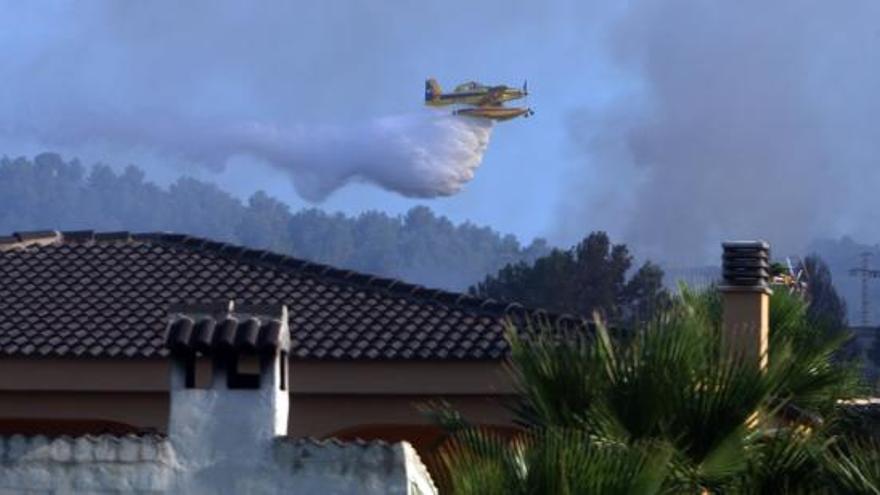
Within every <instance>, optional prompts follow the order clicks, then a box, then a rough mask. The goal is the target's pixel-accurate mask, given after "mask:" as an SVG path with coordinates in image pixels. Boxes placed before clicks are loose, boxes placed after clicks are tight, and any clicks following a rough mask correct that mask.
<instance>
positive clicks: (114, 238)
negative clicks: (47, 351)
mask: <svg viewBox="0 0 880 495" xmlns="http://www.w3.org/2000/svg"><path fill="white" fill-rule="evenodd" d="M93 242H151V243H157V244H164V245H167V246H171V247H183V248H187V249H191V250H197V251H203V252H208V253H212V254H215V255H219V256H224V257H226V258H230V259H236V260H239V261H243V262H246V263H249V264H252V265H256V266H262V267H266V268H270V269H273V270H284V271H288V272H294V273H296V274H297V275H301V276H307V277H311V278H314V279H316V280H318V281H331V282H333V283H339V284H345V285H349V286H353V287H355V288H363V289H369V290H380V291H384V292H385V293H387V294H389V295H393V296H397V297H405V298H411V299H414V300H418V301H433V302H435V303H438V304H441V305H445V306H458V307H464V308H467V309H470V310H472V311H476V312H479V313H483V314H487V315H492V316H500V315H503V316H507V317H510V318H514V319H517V320H521V321H522V320H525V321H547V322H554V323H556V324H563V325H576V326H579V325H586V324H588V321H587V319H586V318H583V317H579V316H575V315H571V314H569V313H554V312H549V311H546V310H544V309H540V308H527V307H525V306H523V305H522V304H520V303H518V302H504V301H497V300H495V299H487V298H480V297H476V296H472V295H469V294H465V293H461V292H453V291H448V290H445V289H429V288H426V287H424V286H422V285H418V284H412V283H409V282H404V281H402V280H399V279H393V278H387V277H381V276H378V275H370V274H367V273H360V272H356V271H353V270H348V269H343V268H337V267H334V266H331V265H327V264H324V263H317V262H312V261H307V260H304V259H301V258H296V257H294V256H290V255H286V254H280V253H275V252H272V251H268V250H262V249H254V248H248V247H244V246H239V245H235V244H230V243H226V242H221V241H213V240H210V239H206V238H203V237H198V236H192V235H188V234H178V233H173V232H143V233H132V232H129V231H114V232H95V231H93V230H77V231H57V230H40V231H26V232H14V233H13V234H12V235H11V236H5V237H4V236H0V251H5V250H10V249H17V248H28V247H31V246H35V245H36V246H45V245H50V244H87V243H93Z"/></svg>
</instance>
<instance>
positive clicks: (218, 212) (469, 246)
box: [0, 153, 549, 290]
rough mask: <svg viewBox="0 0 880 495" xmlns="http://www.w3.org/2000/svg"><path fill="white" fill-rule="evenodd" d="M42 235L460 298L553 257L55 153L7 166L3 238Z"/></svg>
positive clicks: (417, 218) (441, 220) (421, 224)
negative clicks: (146, 239)
mask: <svg viewBox="0 0 880 495" xmlns="http://www.w3.org/2000/svg"><path fill="white" fill-rule="evenodd" d="M37 229H52V230H68V229H92V230H130V231H157V230H164V231H174V232H182V233H187V234H191V235H197V236H203V237H209V238H212V239H217V240H222V241H227V242H233V243H237V244H242V245H247V246H251V247H256V248H265V249H271V250H274V251H277V252H281V253H288V254H291V255H294V256H298V257H301V258H305V259H308V260H312V261H318V262H322V263H329V264H332V265H335V266H339V267H344V268H350V269H354V270H359V271H364V272H368V273H373V274H377V275H383V276H389V277H396V278H402V279H404V280H407V281H410V282H414V283H419V284H423V285H426V286H430V287H442V288H447V289H458V290H463V289H465V288H466V287H467V286H469V285H471V284H473V283H474V282H476V281H478V280H480V279H482V278H483V277H485V276H486V275H487V274H490V273H495V272H496V271H497V270H499V269H500V268H501V267H503V266H505V265H506V264H508V263H514V262H518V261H527V262H531V261H534V260H535V259H536V258H538V257H540V256H542V255H544V254H547V253H548V252H549V248H548V247H547V245H546V243H545V242H544V241H542V240H537V241H534V242H532V243H531V244H529V245H528V246H523V245H521V244H520V243H519V242H518V241H517V239H516V238H515V237H513V236H511V235H507V236H503V235H501V234H499V233H498V232H495V231H494V230H492V229H490V228H487V227H478V226H476V225H473V224H470V223H463V224H458V225H456V224H453V223H452V222H451V221H449V219H447V218H446V217H442V216H437V215H435V214H434V213H433V212H432V211H431V210H430V209H429V208H427V207H424V206H418V207H415V208H412V209H411V210H409V211H408V212H407V213H406V214H405V215H401V216H389V215H387V214H385V213H380V212H367V213H364V214H361V215H358V216H356V217H350V216H346V215H342V214H328V213H325V212H323V211H321V210H318V209H305V210H301V211H297V212H291V211H290V209H289V208H288V207H287V206H286V205H285V204H284V203H282V202H281V201H279V200H278V199H275V198H272V197H270V196H268V195H266V194H265V193H262V192H258V193H256V194H254V195H253V196H251V197H250V199H249V200H248V201H247V202H246V203H243V202H242V201H240V200H239V199H237V198H235V197H234V196H232V195H231V194H229V193H227V192H225V191H223V190H220V189H219V188H217V187H216V186H214V185H212V184H209V183H206V182H201V181H198V180H195V179H191V178H182V179H180V180H178V181H177V182H175V183H173V184H172V185H171V186H169V187H168V188H162V187H159V186H157V185H156V184H154V183H151V182H149V181H147V180H145V177H144V172H143V171H142V170H140V169H139V168H137V167H134V166H130V167H128V168H126V169H125V170H124V171H122V172H118V173H117V172H115V171H114V170H113V169H111V168H110V167H108V166H104V165H96V166H92V167H86V166H83V165H82V164H80V163H79V162H77V161H76V160H71V161H65V160H63V159H62V158H61V157H60V156H58V155H57V154H53V153H44V154H41V155H38V156H36V157H35V158H34V159H33V160H28V159H25V158H16V159H9V158H2V159H0V233H3V234H6V233H11V232H14V231H21V230H37Z"/></svg>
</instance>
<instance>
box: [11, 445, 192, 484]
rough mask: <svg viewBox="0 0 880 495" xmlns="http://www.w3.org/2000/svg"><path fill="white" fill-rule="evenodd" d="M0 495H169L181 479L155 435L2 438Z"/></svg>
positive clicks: (167, 447) (169, 452) (166, 448)
mask: <svg viewBox="0 0 880 495" xmlns="http://www.w3.org/2000/svg"><path fill="white" fill-rule="evenodd" d="M0 451H2V456H0V494H4V495H5V494H13V493H14V494H22V493H27V494H65V493H108V494H109V493H138V494H141V493H143V494H146V493H165V492H167V491H168V490H170V489H171V487H172V486H173V483H174V481H175V480H176V479H177V474H178V471H177V468H176V462H175V458H174V452H173V450H172V448H171V445H170V444H169V443H168V442H167V441H166V440H165V439H163V438H161V437H157V436H133V435H132V436H124V437H117V436H111V435H101V436H85V437H76V438H71V437H58V438H47V437H44V436H33V437H25V436H21V435H13V436H10V437H0Z"/></svg>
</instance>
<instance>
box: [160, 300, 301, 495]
mask: <svg viewBox="0 0 880 495" xmlns="http://www.w3.org/2000/svg"><path fill="white" fill-rule="evenodd" d="M217 309H220V311H217ZM166 344H167V347H168V349H169V350H170V351H171V411H170V417H169V422H168V423H169V424H168V436H169V439H170V441H171V442H172V443H173V445H174V449H175V452H176V454H177V458H178V461H179V462H180V463H181V467H183V468H184V469H187V470H190V471H192V472H193V474H195V476H194V478H195V481H196V486H198V484H199V483H198V480H199V478H204V481H205V482H206V485H205V486H206V487H207V486H217V480H218V478H217V477H218V476H219V477H221V478H222V477H223V476H224V474H225V473H226V472H241V469H242V468H246V467H247V466H248V465H253V466H254V467H255V468H257V467H259V466H260V465H265V464H266V463H267V462H268V463H271V462H272V460H271V459H268V458H267V457H269V456H270V455H271V454H270V453H271V452H272V449H271V443H272V441H273V439H274V438H275V437H278V436H283V435H286V434H287V418H288V411H289V397H288V391H287V386H288V385H287V384H288V376H287V375H288V370H287V367H288V361H287V360H288V352H289V350H290V334H289V332H288V327H287V308H286V307H284V306H275V307H262V308H245V307H242V308H238V309H237V310H236V309H235V308H233V307H232V303H229V305H228V307H226V308H217V307H216V306H215V307H214V308H211V307H208V306H204V307H202V308H194V307H189V308H181V310H180V311H172V315H171V319H170V322H169V324H168V331H167V338H166ZM224 466H228V467H229V469H225V468H224ZM200 470H203V471H205V472H204V473H201V474H199V471H200Z"/></svg>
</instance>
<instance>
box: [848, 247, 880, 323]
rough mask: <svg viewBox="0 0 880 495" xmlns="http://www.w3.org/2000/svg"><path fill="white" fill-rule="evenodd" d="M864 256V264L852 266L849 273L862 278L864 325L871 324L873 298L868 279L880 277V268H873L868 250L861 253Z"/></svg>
mask: <svg viewBox="0 0 880 495" xmlns="http://www.w3.org/2000/svg"><path fill="white" fill-rule="evenodd" d="M859 256H861V258H862V266H860V267H858V268H850V270H849V274H850V275H851V276H853V277H860V278H861V279H862V311H861V312H862V315H861V316H862V326H863V327H868V326H871V299H870V297H869V295H868V279H872V278H880V270H872V269H871V256H872V254H871V253H870V252H868V251H865V252H863V253H862V254H860V255H859Z"/></svg>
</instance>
